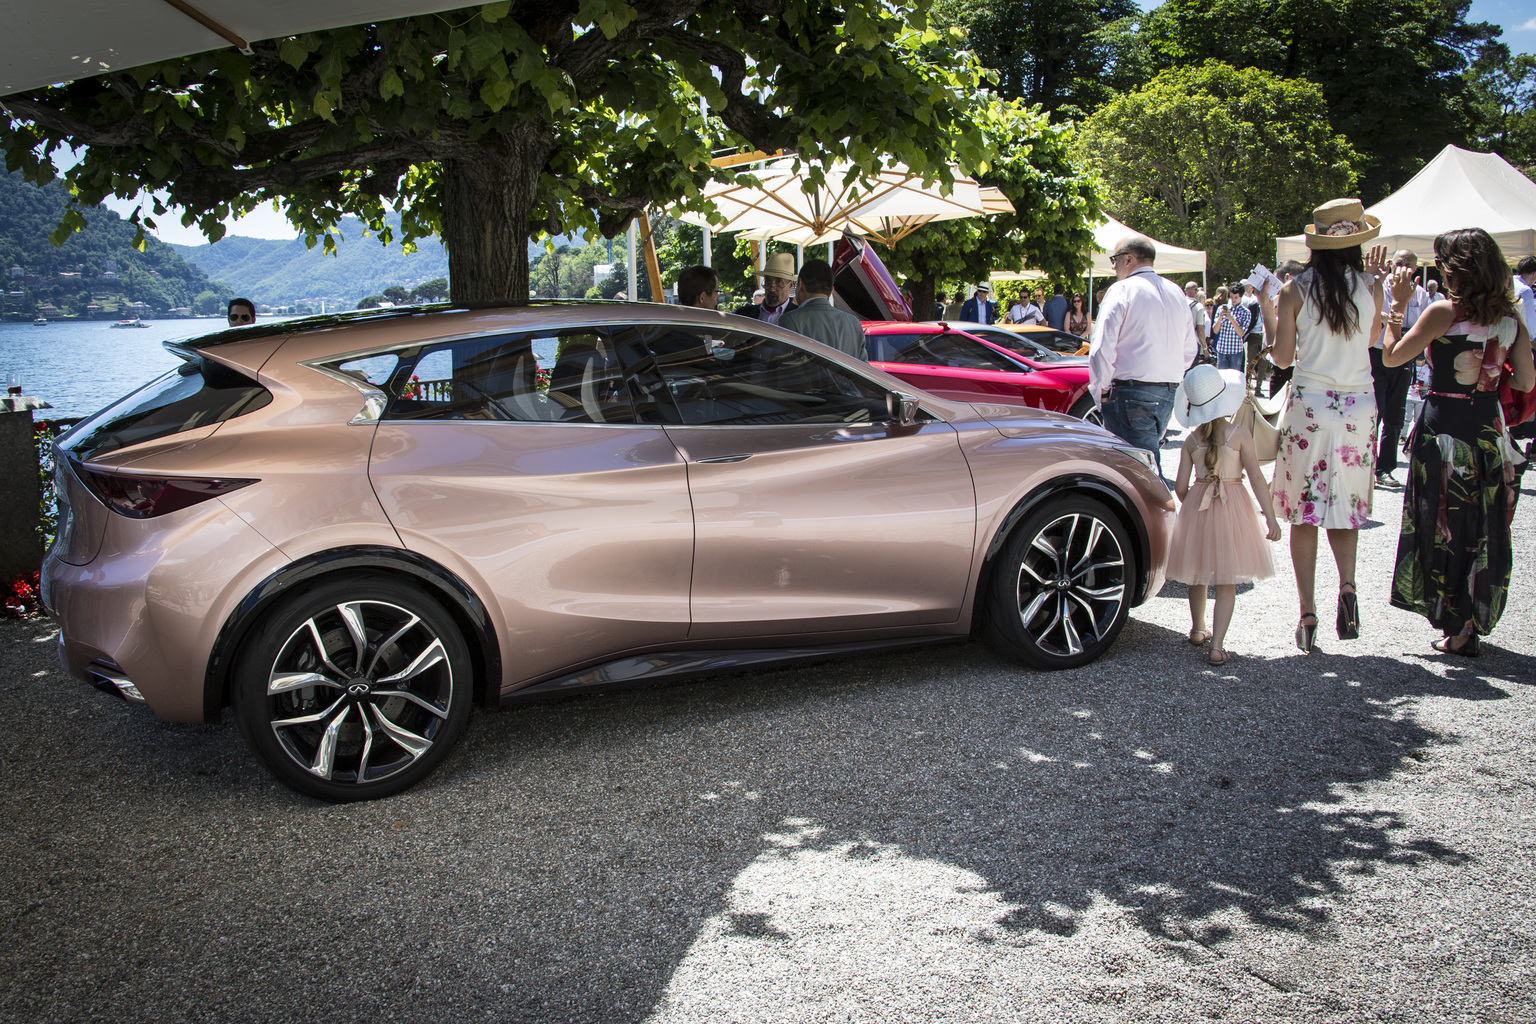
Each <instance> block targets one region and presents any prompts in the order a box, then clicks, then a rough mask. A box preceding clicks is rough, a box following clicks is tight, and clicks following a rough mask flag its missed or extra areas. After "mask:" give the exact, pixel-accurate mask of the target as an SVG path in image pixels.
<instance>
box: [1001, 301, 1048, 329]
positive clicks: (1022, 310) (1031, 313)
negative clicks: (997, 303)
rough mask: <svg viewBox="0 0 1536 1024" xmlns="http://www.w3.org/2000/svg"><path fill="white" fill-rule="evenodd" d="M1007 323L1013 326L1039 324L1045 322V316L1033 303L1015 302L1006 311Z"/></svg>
mask: <svg viewBox="0 0 1536 1024" xmlns="http://www.w3.org/2000/svg"><path fill="white" fill-rule="evenodd" d="M1008 321H1009V322H1010V323H1015V324H1039V323H1044V322H1045V314H1044V313H1041V312H1040V307H1039V306H1037V305H1035V304H1034V303H1033V302H1029V303H1023V302H1015V303H1014V304H1013V306H1012V307H1011V308H1010V309H1009V310H1008Z"/></svg>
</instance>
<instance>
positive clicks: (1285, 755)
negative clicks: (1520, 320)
mask: <svg viewBox="0 0 1536 1024" xmlns="http://www.w3.org/2000/svg"><path fill="white" fill-rule="evenodd" d="M1524 500H1525V504H1524V505H1523V507H1522V509H1521V512H1520V515H1519V517H1518V518H1517V520H1516V530H1517V534H1518V540H1517V549H1518V559H1519V560H1518V566H1519V570H1518V572H1517V576H1516V585H1515V590H1514V593H1513V596H1512V600H1511V602H1510V607H1509V610H1508V612H1507V613H1506V615H1505V618H1504V621H1503V623H1502V624H1501V626H1500V628H1499V630H1498V632H1497V633H1496V634H1495V637H1494V643H1493V644H1492V648H1493V649H1492V651H1491V652H1490V653H1489V655H1488V656H1485V657H1484V658H1482V659H1480V660H1477V661H1466V660H1462V659H1451V658H1447V657H1442V656H1437V655H1430V654H1428V653H1427V648H1428V642H1429V640H1430V639H1431V638H1432V634H1431V632H1430V630H1429V629H1428V627H1427V626H1426V625H1425V624H1424V623H1423V622H1422V621H1421V620H1416V619H1414V618H1413V617H1412V616H1409V615H1406V614H1404V613H1400V612H1397V611H1395V610H1393V609H1391V608H1389V607H1388V605H1387V603H1386V599H1385V594H1386V587H1387V581H1388V575H1389V573H1388V568H1387V567H1388V564H1389V553H1390V552H1391V550H1393V548H1394V547H1395V540H1396V537H1395V535H1396V528H1395V527H1396V520H1397V515H1398V513H1399V509H1400V502H1401V499H1400V496H1399V492H1386V493H1383V494H1380V495H1379V498H1378V503H1377V508H1376V515H1377V517H1378V518H1379V519H1380V520H1382V525H1379V526H1372V527H1371V528H1370V529H1368V530H1366V531H1365V532H1364V534H1363V535H1362V569H1361V572H1360V580H1359V582H1360V587H1361V594H1362V606H1363V609H1362V610H1363V618H1364V631H1365V633H1364V637H1363V638H1362V639H1361V640H1359V641H1357V642H1354V643H1350V644H1343V643H1339V642H1337V641H1333V640H1331V639H1325V642H1324V643H1323V644H1322V652H1321V653H1318V654H1315V655H1313V656H1311V657H1303V656H1301V655H1300V654H1299V653H1298V652H1297V651H1296V650H1295V649H1294V647H1293V646H1292V645H1291V639H1290V632H1291V629H1292V627H1293V625H1294V607H1295V604H1294V598H1293V595H1292V590H1291V588H1292V581H1291V578H1290V574H1289V565H1288V562H1287V560H1286V558H1285V554H1284V552H1285V549H1284V546H1283V545H1277V546H1276V549H1275V553H1276V556H1277V559H1276V560H1277V562H1278V563H1280V564H1281V566H1282V569H1281V575H1280V576H1279V577H1277V578H1276V579H1274V580H1270V581H1266V582H1264V583H1263V584H1260V585H1258V586H1256V587H1255V588H1253V589H1252V591H1251V592H1248V593H1245V594H1242V595H1241V596H1240V597H1239V599H1238V608H1237V621H1236V624H1235V626H1234V629H1233V631H1232V634H1231V637H1230V638H1229V647H1230V648H1231V649H1232V650H1233V651H1234V652H1236V653H1237V655H1238V657H1237V659H1236V660H1234V661H1233V663H1232V664H1231V665H1230V666H1228V667H1227V668H1226V669H1223V670H1220V671H1217V670H1211V669H1208V668H1206V667H1205V666H1204V665H1203V663H1202V661H1201V659H1200V655H1199V654H1198V653H1197V652H1196V651H1194V650H1193V649H1191V648H1189V647H1188V646H1187V645H1186V644H1184V643H1183V633H1184V631H1185V630H1186V629H1187V628H1188V623H1187V617H1186V611H1185V605H1184V602H1183V600H1182V597H1181V591H1180V589H1179V588H1177V587H1169V588H1168V589H1166V590H1165V591H1164V595H1163V596H1160V597H1158V598H1157V599H1155V600H1153V601H1151V602H1149V604H1148V605H1147V606H1144V607H1143V608H1141V609H1138V610H1137V611H1136V612H1135V614H1134V619H1133V621H1132V622H1131V624H1130V625H1129V626H1128V628H1127V629H1126V631H1125V634H1124V636H1123V638H1122V639H1121V641H1120V642H1119V644H1118V645H1117V647H1116V648H1115V650H1114V651H1113V652H1112V654H1111V655H1110V656H1109V657H1107V658H1105V659H1103V660H1102V661H1100V662H1098V663H1096V664H1094V665H1091V666H1089V667H1087V668H1084V669H1082V670H1078V671H1074V672H1067V673H1060V674H1055V675H1037V674H1031V673H1028V672H1024V671H1020V670H1018V669H1015V668H1013V667H1011V666H1009V665H1007V664H1005V663H1003V662H1001V661H1000V660H998V659H997V658H995V657H994V656H992V655H991V654H990V653H989V652H988V651H987V650H986V649H984V648H983V647H981V646H979V645H955V646H950V647H943V648H931V649H926V650H921V651H916V652H907V653H899V654H890V655H883V656H874V657H865V658H860V659H855V660H847V661H843V662H838V663H834V664H828V665H822V666H815V667H810V668H802V669H796V670H793V671H775V672H763V673H757V674H752V675H745V676H737V677H731V678H720V679H714V680H708V681H704V682H697V683H691V684H683V685H675V686H669V687H663V688H658V689H653V690H648V691H639V692H633V693H622V694H612V695H605V696H598V697H592V698H585V699H576V700H570V701H566V702H563V703H558V704H551V705H545V706H539V707H531V708H524V709H520V710H517V711H513V712H507V713H501V714H492V715H477V716H476V718H475V719H474V721H473V722H472V723H471V729H470V733H469V736H468V737H467V739H466V742H465V743H464V744H463V745H462V746H461V748H460V750H459V751H458V752H457V753H456V754H455V755H454V756H453V757H452V758H450V760H449V761H448V762H447V763H446V764H445V765H444V766H443V767H442V768H441V769H440V770H439V772H438V773H437V774H436V775H435V776H434V777H433V778H432V779H431V780H429V781H428V783H426V784H425V785H423V786H421V787H419V788H417V789H416V790H413V791H411V792H409V793H406V794H404V795H402V796H400V797H398V798H396V799H393V800H389V801H385V802H381V803H375V804H370V805H362V806H348V807H329V806H324V805H320V804H316V803H313V802H310V801H308V800H306V799H303V798H300V797H297V796H295V795H293V794H291V793H289V792H287V791H286V790H283V789H281V788H279V787H278V786H277V785H276V784H275V783H273V782H271V781H269V779H268V777H267V776H266V775H265V773H264V772H262V771H261V770H260V769H259V768H258V767H257V766H256V765H255V764H254V762H253V761H252V760H251V758H250V757H248V756H247V755H246V753H245V752H244V750H243V749H242V748H241V745H240V742H239V739H238V737H237V736H236V734H235V730H234V729H233V727H232V725H230V724H229V723H228V722H227V721H226V723H225V724H222V725H215V726H173V725H165V724H162V723H158V722H156V721H155V720H153V719H152V718H151V717H150V716H149V715H148V714H147V713H145V712H143V711H142V710H137V709H133V708H129V707H127V706H124V705H121V704H118V703H115V702H112V701H110V700H109V699H107V698H104V697H102V696H100V695H98V694H97V693H95V692H94V691H92V690H90V689H89V688H87V687H85V686H84V685H83V684H80V683H77V682H75V681H73V680H71V679H68V678H65V677H64V676H62V674H61V673H60V672H59V671H58V670H57V669H56V667H55V662H54V658H53V643H52V632H51V630H50V629H49V628H48V627H47V626H46V625H42V624H22V623H15V622H6V623H3V624H0V666H3V669H0V758H3V761H0V764H3V769H4V778H5V787H4V792H3V793H0V816H3V818H4V820H5V821H6V823H7V825H6V828H5V830H4V833H3V835H0V918H3V920H4V921H5V926H4V928H5V930H4V933H3V934H4V941H3V942H0V977H3V978H4V979H5V983H4V985H3V987H0V1019H3V1020H5V1021H26V1022H28V1024H32V1022H43V1021H87V1020H101V1021H114V1022H116V1021H133V1020H154V1021H183V1020H186V1021H221V1022H225V1021H252V1022H258V1021H259V1022H273V1021H325V1022H330V1021H335V1022H349V1024H350V1022H353V1021H357V1020H361V1019H372V1020H378V1021H424V1022H425V1021H435V1022H440V1021H455V1022H456V1021H472V1020H505V1021H522V1020H527V1021H641V1020H650V1021H658V1022H669V1024H670V1022H711V1024H713V1022H718V1021H751V1022H758V1021H779V1020H783V1021H866V1020H882V1021H978V1020H999V1021H1001V1020H1008V1021H1018V1020H1028V1021H1084V1022H1088V1021H1093V1022H1099V1021H1111V1022H1120V1021H1124V1022H1132V1021H1134V1022H1138V1024H1139V1022H1144V1021H1165V1020H1166V1021H1186V1020H1192V1019H1202V1018H1209V1019H1213V1020H1257V1019H1262V1020H1286V1021H1290V1020H1294V1021H1309V1022H1310V1021H1436V1022H1439V1021H1512V1020H1536V966H1533V965H1536V890H1533V888H1532V886H1531V873H1532V864H1533V854H1536V802H1533V799H1532V795H1533V794H1532V787H1533V784H1536V750H1533V745H1532V734H1533V731H1536V729H1533V727H1536V661H1533V657H1532V656H1533V654H1536V629H1533V623H1536V580H1533V576H1536V574H1533V572H1532V566H1536V495H1533V492H1531V491H1530V490H1529V489H1528V490H1527V492H1526V495H1525V499H1524ZM1334 585H1335V578H1334V577H1333V576H1332V575H1331V569H1330V568H1328V567H1326V563H1325V568H1324V569H1323V570H1322V572H1321V573H1320V590H1321V592H1322V593H1325V594H1326V593H1330V592H1331V590H1332V588H1333V586H1334ZM1324 611H1325V613H1326V614H1325V615H1324V620H1325V622H1328V621H1331V612H1332V606H1331V601H1330V602H1327V603H1325V604H1324ZM1327 636H1331V634H1328V633H1325V637H1327Z"/></svg>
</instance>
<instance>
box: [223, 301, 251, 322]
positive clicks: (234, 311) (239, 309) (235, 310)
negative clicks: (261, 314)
mask: <svg viewBox="0 0 1536 1024" xmlns="http://www.w3.org/2000/svg"><path fill="white" fill-rule="evenodd" d="M225 313H226V314H227V315H228V316H229V326H231V327H244V326H245V325H246V324H253V323H255V322H256V304H255V303H254V302H252V301H251V300H250V299H230V300H229V306H228V308H227V309H226V310H225Z"/></svg>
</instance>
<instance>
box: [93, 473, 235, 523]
mask: <svg viewBox="0 0 1536 1024" xmlns="http://www.w3.org/2000/svg"><path fill="white" fill-rule="evenodd" d="M76 470H77V471H78V472H79V474H80V479H81V480H83V481H84V482H85V485H86V486H87V487H89V488H90V489H91V493H92V494H94V495H96V497H98V498H100V499H101V500H102V503H103V504H105V505H106V506H107V508H110V509H111V510H112V511H113V512H116V513H117V514H118V515H123V516H127V517H129V518H130V519H152V518H154V517H155V516H163V515H165V514H166V513H167V512H175V511H176V510H177V509H183V508H187V507H188V506H190V505H196V504H197V503H198V502H202V501H207V500H208V499H209V498H217V497H218V496H219V495H221V494H228V493H229V492H230V491H235V490H239V489H240V488H242V487H245V486H247V485H249V484H254V483H256V481H255V480H236V479H229V478H218V479H212V478H208V477H187V476H141V475H139V474H128V473H93V472H91V471H90V470H88V469H81V468H79V467H78V466H77V467H76Z"/></svg>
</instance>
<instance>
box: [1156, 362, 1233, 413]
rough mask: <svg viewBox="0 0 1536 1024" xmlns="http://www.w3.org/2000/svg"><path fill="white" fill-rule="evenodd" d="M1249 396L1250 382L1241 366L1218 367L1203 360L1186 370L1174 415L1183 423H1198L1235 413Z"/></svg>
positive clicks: (1174, 396)
mask: <svg viewBox="0 0 1536 1024" xmlns="http://www.w3.org/2000/svg"><path fill="white" fill-rule="evenodd" d="M1246 397H1248V385H1247V382H1246V381H1244V379H1243V373H1242V371H1241V370H1218V369H1216V367H1214V366H1211V365H1209V364H1202V365H1200V366H1196V367H1195V368H1193V369H1192V370H1190V371H1189V372H1188V373H1186V374H1185V375H1184V380H1183V381H1182V382H1181V383H1180V384H1179V390H1177V391H1175V392H1174V394H1173V416H1174V419H1176V420H1178V421H1179V424H1180V425H1181V426H1185V427H1198V426H1199V425H1200V424H1202V423H1209V422H1210V421H1211V420H1214V419H1220V418H1221V417H1223V416H1231V415H1232V414H1233V413H1235V412H1237V410H1238V409H1240V408H1242V406H1243V399H1244V398H1246Z"/></svg>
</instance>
